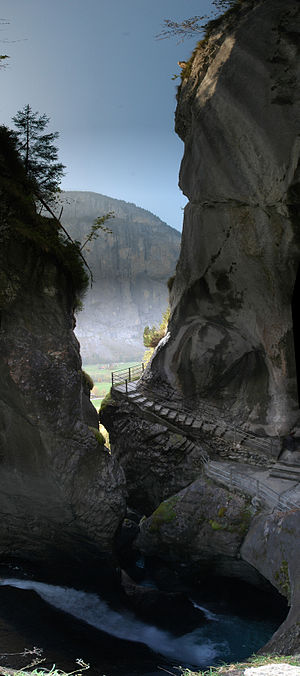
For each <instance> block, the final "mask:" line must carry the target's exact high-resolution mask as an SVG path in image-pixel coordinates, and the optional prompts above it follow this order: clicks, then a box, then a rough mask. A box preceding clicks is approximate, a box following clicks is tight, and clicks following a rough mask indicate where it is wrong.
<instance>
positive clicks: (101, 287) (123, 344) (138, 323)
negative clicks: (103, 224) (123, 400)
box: [59, 191, 181, 362]
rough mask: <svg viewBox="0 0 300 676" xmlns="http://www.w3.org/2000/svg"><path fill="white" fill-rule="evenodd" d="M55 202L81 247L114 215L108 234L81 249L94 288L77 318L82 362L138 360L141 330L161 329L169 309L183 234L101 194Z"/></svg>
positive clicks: (66, 197)
mask: <svg viewBox="0 0 300 676" xmlns="http://www.w3.org/2000/svg"><path fill="white" fill-rule="evenodd" d="M59 201H60V203H61V204H62V205H63V214H62V222H63V223H64V224H65V226H66V227H67V229H68V232H69V233H70V234H71V235H72V237H73V238H74V239H77V240H79V241H81V242H82V241H84V237H85V235H86V234H87V233H88V232H89V231H90V228H91V225H92V223H93V221H94V219H95V218H96V217H98V216H101V215H103V214H104V213H108V212H110V211H113V212H114V214H115V217H114V218H113V219H110V221H108V222H107V227H109V228H110V229H111V231H112V232H111V234H110V233H109V234H107V233H104V232H101V233H100V234H99V237H98V238H97V240H96V241H93V242H91V243H90V244H89V246H88V247H87V250H86V249H84V255H85V257H86V259H87V261H88V263H89V265H90V267H91V269H92V271H93V276H94V284H93V287H92V288H91V289H89V290H88V292H87V294H86V296H85V299H84V306H83V310H82V311H81V312H79V313H78V315H77V319H76V322H77V323H76V335H77V336H78V339H79V341H80V347H81V354H82V357H83V360H84V361H85V362H88V361H93V362H94V361H102V362H103V361H122V360H125V361H126V360H128V359H133V360H138V359H141V357H142V355H143V352H144V346H143V330H144V327H145V326H146V325H150V326H153V324H159V323H160V322H161V319H162V314H163V312H165V310H166V308H167V305H168V288H167V281H168V279H169V278H170V277H171V276H172V275H174V271H175V266H176V262H177V259H178V256H179V249H180V239H181V234H180V233H179V232H178V231H177V230H175V229H174V228H171V227H170V226H168V225H166V223H163V222H162V221H161V220H160V219H159V218H157V217H156V216H154V215H153V214H151V212H149V211H146V210H145V209H141V208H140V207H136V206H135V205H134V204H129V203H128V202H124V201H122V200H117V199H113V198H112V197H106V196H105V195H99V194H97V193H93V192H79V191H66V192H64V193H62V195H61V196H60V200H59Z"/></svg>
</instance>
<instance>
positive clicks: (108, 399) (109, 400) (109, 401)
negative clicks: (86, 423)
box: [99, 389, 115, 413]
mask: <svg viewBox="0 0 300 676" xmlns="http://www.w3.org/2000/svg"><path fill="white" fill-rule="evenodd" d="M114 403H115V400H114V399H113V397H112V394H111V389H110V390H109V392H108V393H107V395H106V397H104V399H102V402H101V406H100V411H99V413H100V412H101V411H104V409H105V408H106V406H111V405H113V404H114Z"/></svg>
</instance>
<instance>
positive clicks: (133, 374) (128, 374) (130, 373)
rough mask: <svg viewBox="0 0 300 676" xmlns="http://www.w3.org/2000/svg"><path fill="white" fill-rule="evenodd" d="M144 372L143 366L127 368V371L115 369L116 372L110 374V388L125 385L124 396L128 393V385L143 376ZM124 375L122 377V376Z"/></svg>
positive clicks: (137, 365) (136, 365)
mask: <svg viewBox="0 0 300 676" xmlns="http://www.w3.org/2000/svg"><path fill="white" fill-rule="evenodd" d="M144 370H145V364H144V362H142V363H141V364H134V365H133V366H129V367H128V368H127V369H117V370H116V371H112V372H111V387H112V389H114V387H116V385H122V384H125V390H126V394H127V393H128V383H131V382H133V381H135V380H139V378H140V377H141V376H142V375H143V373H144ZM123 374H124V375H123Z"/></svg>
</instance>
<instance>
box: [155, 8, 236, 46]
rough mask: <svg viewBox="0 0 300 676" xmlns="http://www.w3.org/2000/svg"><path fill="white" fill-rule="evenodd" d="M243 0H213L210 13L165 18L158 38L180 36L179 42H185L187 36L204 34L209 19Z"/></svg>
mask: <svg viewBox="0 0 300 676" xmlns="http://www.w3.org/2000/svg"><path fill="white" fill-rule="evenodd" d="M241 1H243V0H212V6H213V11H212V13H211V14H210V15H208V14H203V15H202V16H200V15H199V14H198V15H196V16H192V17H190V18H189V19H184V20H183V21H179V22H177V21H173V20H172V19H164V22H163V30H162V31H161V32H160V33H158V35H156V36H155V37H156V39H157V40H165V39H166V38H170V37H179V38H180V40H179V42H183V41H184V40H185V39H186V38H193V37H194V36H195V35H197V34H199V33H200V34H203V33H204V32H205V31H206V30H207V27H208V21H209V19H210V18H211V17H212V16H215V17H219V15H220V12H221V13H223V12H226V11H228V10H230V9H232V8H233V7H235V6H236V5H238V4H239V3H240V2H241Z"/></svg>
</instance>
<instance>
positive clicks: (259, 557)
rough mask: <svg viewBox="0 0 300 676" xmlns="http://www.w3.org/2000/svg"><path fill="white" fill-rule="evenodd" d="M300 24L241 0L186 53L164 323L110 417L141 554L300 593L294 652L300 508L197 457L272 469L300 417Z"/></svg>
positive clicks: (281, 633)
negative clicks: (173, 260)
mask: <svg viewBox="0 0 300 676" xmlns="http://www.w3.org/2000/svg"><path fill="white" fill-rule="evenodd" d="M299 32H300V6H299V2H296V0H287V1H286V2H285V3H282V1H281V0H258V1H257V2H254V0H245V1H243V2H239V3H237V4H236V6H235V7H233V8H232V9H231V10H230V11H229V12H227V13H226V14H225V15H224V16H223V17H222V18H221V19H219V20H217V21H215V22H213V23H212V24H211V25H210V27H209V30H208V33H207V36H206V37H205V39H204V40H202V41H201V42H200V43H199V45H198V46H197V48H196V49H195V50H194V53H193V55H192V58H191V60H190V62H188V63H187V64H186V66H185V68H184V70H183V76H182V84H181V86H180V88H179V92H178V106H177V111H176V129H177V132H178V133H179V134H180V136H181V138H182V139H183V140H184V143H185V151H184V157H183V161H182V165H181V170H180V185H181V188H182V190H183V192H184V193H185V194H186V195H187V197H188V198H189V204H188V205H187V207H186V210H185V218H184V229H183V237H182V246H181V253H180V258H179V262H178V264H177V269H176V276H175V280H174V284H173V287H172V290H171V319H170V323H169V330H168V334H167V336H166V337H165V338H164V339H163V340H162V341H161V343H160V344H159V346H158V348H157V350H156V352H155V353H154V356H153V359H152V363H151V364H150V367H149V368H148V369H147V371H146V374H145V376H144V377H143V379H142V381H141V382H140V384H139V386H138V389H139V390H140V394H142V395H144V397H146V398H147V400H146V403H145V404H144V415H143V413H142V410H141V409H142V404H140V405H139V404H137V403H134V402H138V399H135V400H134V399H133V398H132V399H131V401H130V399H129V400H128V401H127V402H126V403H124V401H122V400H120V395H119V394H118V393H116V394H115V395H113V400H112V401H111V402H110V404H108V406H107V407H106V409H105V410H104V412H103V414H102V415H103V419H104V421H105V424H106V426H107V427H108V429H109V430H110V433H111V439H112V441H113V446H112V447H113V450H114V452H115V453H116V456H117V457H118V460H119V462H120V464H121V465H122V466H123V467H124V470H125V474H126V478H127V485H128V491H129V501H130V505H131V507H133V508H134V507H136V508H137V509H141V504H142V502H143V500H144V506H145V509H144V512H145V514H146V516H147V517H148V518H147V519H145V520H144V521H143V522H142V524H141V529H140V535H139V537H138V541H137V542H138V544H139V546H140V548H141V549H142V551H143V552H144V553H145V554H150V555H151V556H153V555H155V556H157V557H159V556H162V557H163V558H164V559H165V560H166V561H168V562H169V564H170V563H174V562H176V564H177V565H178V566H180V564H184V566H190V567H191V569H193V570H194V573H195V570H196V571H198V572H199V570H202V571H204V570H205V565H206V566H208V567H209V569H210V570H214V571H215V572H217V571H219V573H220V571H221V570H223V574H225V575H227V576H228V575H229V576H232V577H241V578H243V579H248V580H249V581H251V582H252V583H253V584H256V585H260V584H263V581H264V580H266V579H267V580H268V581H269V582H271V584H272V585H273V587H275V588H276V589H277V590H278V591H279V592H280V593H281V594H282V595H283V596H285V597H286V598H287V599H288V600H289V603H290V604H291V609H290V613H289V615H288V618H287V620H286V622H285V623H284V625H282V626H281V627H280V629H279V630H278V632H277V633H276V634H275V636H274V638H273V639H272V640H271V642H270V644H269V646H268V647H269V649H270V650H273V651H274V650H275V651H276V650H278V651H279V652H283V653H285V654H288V652H289V651H292V652H299V631H298V624H299V621H300V615H299V563H298V562H299V542H298V537H297V528H299V518H300V510H299V509H295V510H292V511H287V512H282V511H278V512H276V511H274V513H272V509H271V508H269V507H268V506H267V504H261V505H259V504H258V505H257V504H256V503H255V501H254V503H253V504H250V503H251V500H250V497H249V494H247V490H246V489H245V491H244V495H243V491H240V494H239V496H238V495H236V494H235V493H234V492H233V490H232V487H231V488H230V487H229V486H228V489H223V488H222V489H221V488H220V487H219V486H218V484H217V480H216V481H215V480H212V479H210V480H209V481H207V479H206V477H205V474H204V473H203V469H202V461H203V457H205V454H208V456H209V457H210V458H213V459H214V460H218V458H219V459H220V454H222V456H223V454H225V455H224V457H228V454H229V455H230V457H231V459H232V460H233V461H234V460H237V461H240V462H241V461H242V462H243V463H245V464H244V471H245V473H246V474H247V462H248V461H249V462H250V461H251V463H252V464H254V465H255V464H256V463H257V465H258V466H259V465H261V463H265V466H266V469H267V467H268V463H272V457H271V456H272V451H270V452H269V451H268V448H271V449H272V448H273V449H274V448H276V449H277V450H276V452H275V453H273V455H275V456H276V454H278V452H279V442H280V439H281V438H282V437H283V436H284V435H286V434H287V433H288V432H289V431H290V430H291V429H292V428H293V427H294V429H296V430H297V426H298V424H299V401H298V392H297V366H298V365H299V355H298V347H299V345H298V343H299V334H298V332H297V330H298V329H297V315H298V312H299V309H298V308H299V278H298V266H299V260H300V239H299V233H300V222H299V206H300V204H299V203H300V192H299V188H300V185H299V181H300V175H299V166H300V163H299V155H300V152H299V151H300V144H299V138H300V95H299V92H300V68H299V44H300V41H299ZM150 400H151V401H152V403H151V401H150ZM153 400H154V403H155V404H156V405H155V406H153ZM144 401H145V399H144ZM147 407H148V408H147ZM168 410H169V413H170V415H169V414H168ZM137 415H138V416H139V417H140V418H142V423H141V422H140V421H139V422H138V418H137V417H136V416H137ZM160 416H161V417H160ZM189 416H192V417H193V420H198V422H199V427H198V429H199V430H200V429H201V432H199V434H198V435H196V436H197V438H196V437H195V434H196V433H195V429H194V430H192V428H191V423H188V422H186V423H183V422H182V421H183V420H184V419H186V418H188V417H189ZM221 423H222V424H221ZM189 424H190V431H189V429H188V428H189ZM226 425H227V427H228V429H227V436H226V434H225V435H224V429H223V432H222V431H221V427H222V426H223V427H224V428H225V427H226ZM230 425H231V428H230ZM235 426H238V427H239V432H241V434H240V436H239V439H240V440H241V439H243V431H244V432H245V431H248V432H249V436H251V434H252V439H250V442H249V443H250V445H249V448H250V447H251V444H252V443H253V442H254V443H253V449H254V448H255V443H256V441H257V439H258V438H260V443H261V447H260V448H258V447H257V451H255V453H254V454H253V455H252V456H251V453H250V455H249V456H248V458H247V457H246V456H247V454H246V455H244V457H243V458H242V454H241V450H242V449H241V447H240V443H236V439H235V437H233V432H232V430H233V427H235ZM180 434H182V435H183V436H182V439H181V440H180V439H179V438H178V435H179V436H180ZM255 434H256V435H257V436H256V437H255V439H254V438H253V437H254V435H255ZM221 437H222V439H221ZM274 437H275V438H276V437H277V440H278V444H277V445H274V444H275V440H274ZM195 439H196V441H197V443H196V441H195ZM271 441H272V443H271ZM268 444H269V446H268ZM258 446H259V444H258ZM189 449H191V452H190V450H189ZM226 454H227V456H226ZM232 454H233V455H232ZM135 460H136V463H135V462H134V461H135ZM283 483H284V480H283ZM282 490H283V489H282ZM257 509H258V510H260V511H259V513H257V514H256V515H255V512H256V510H257ZM151 511H152V513H151Z"/></svg>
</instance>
